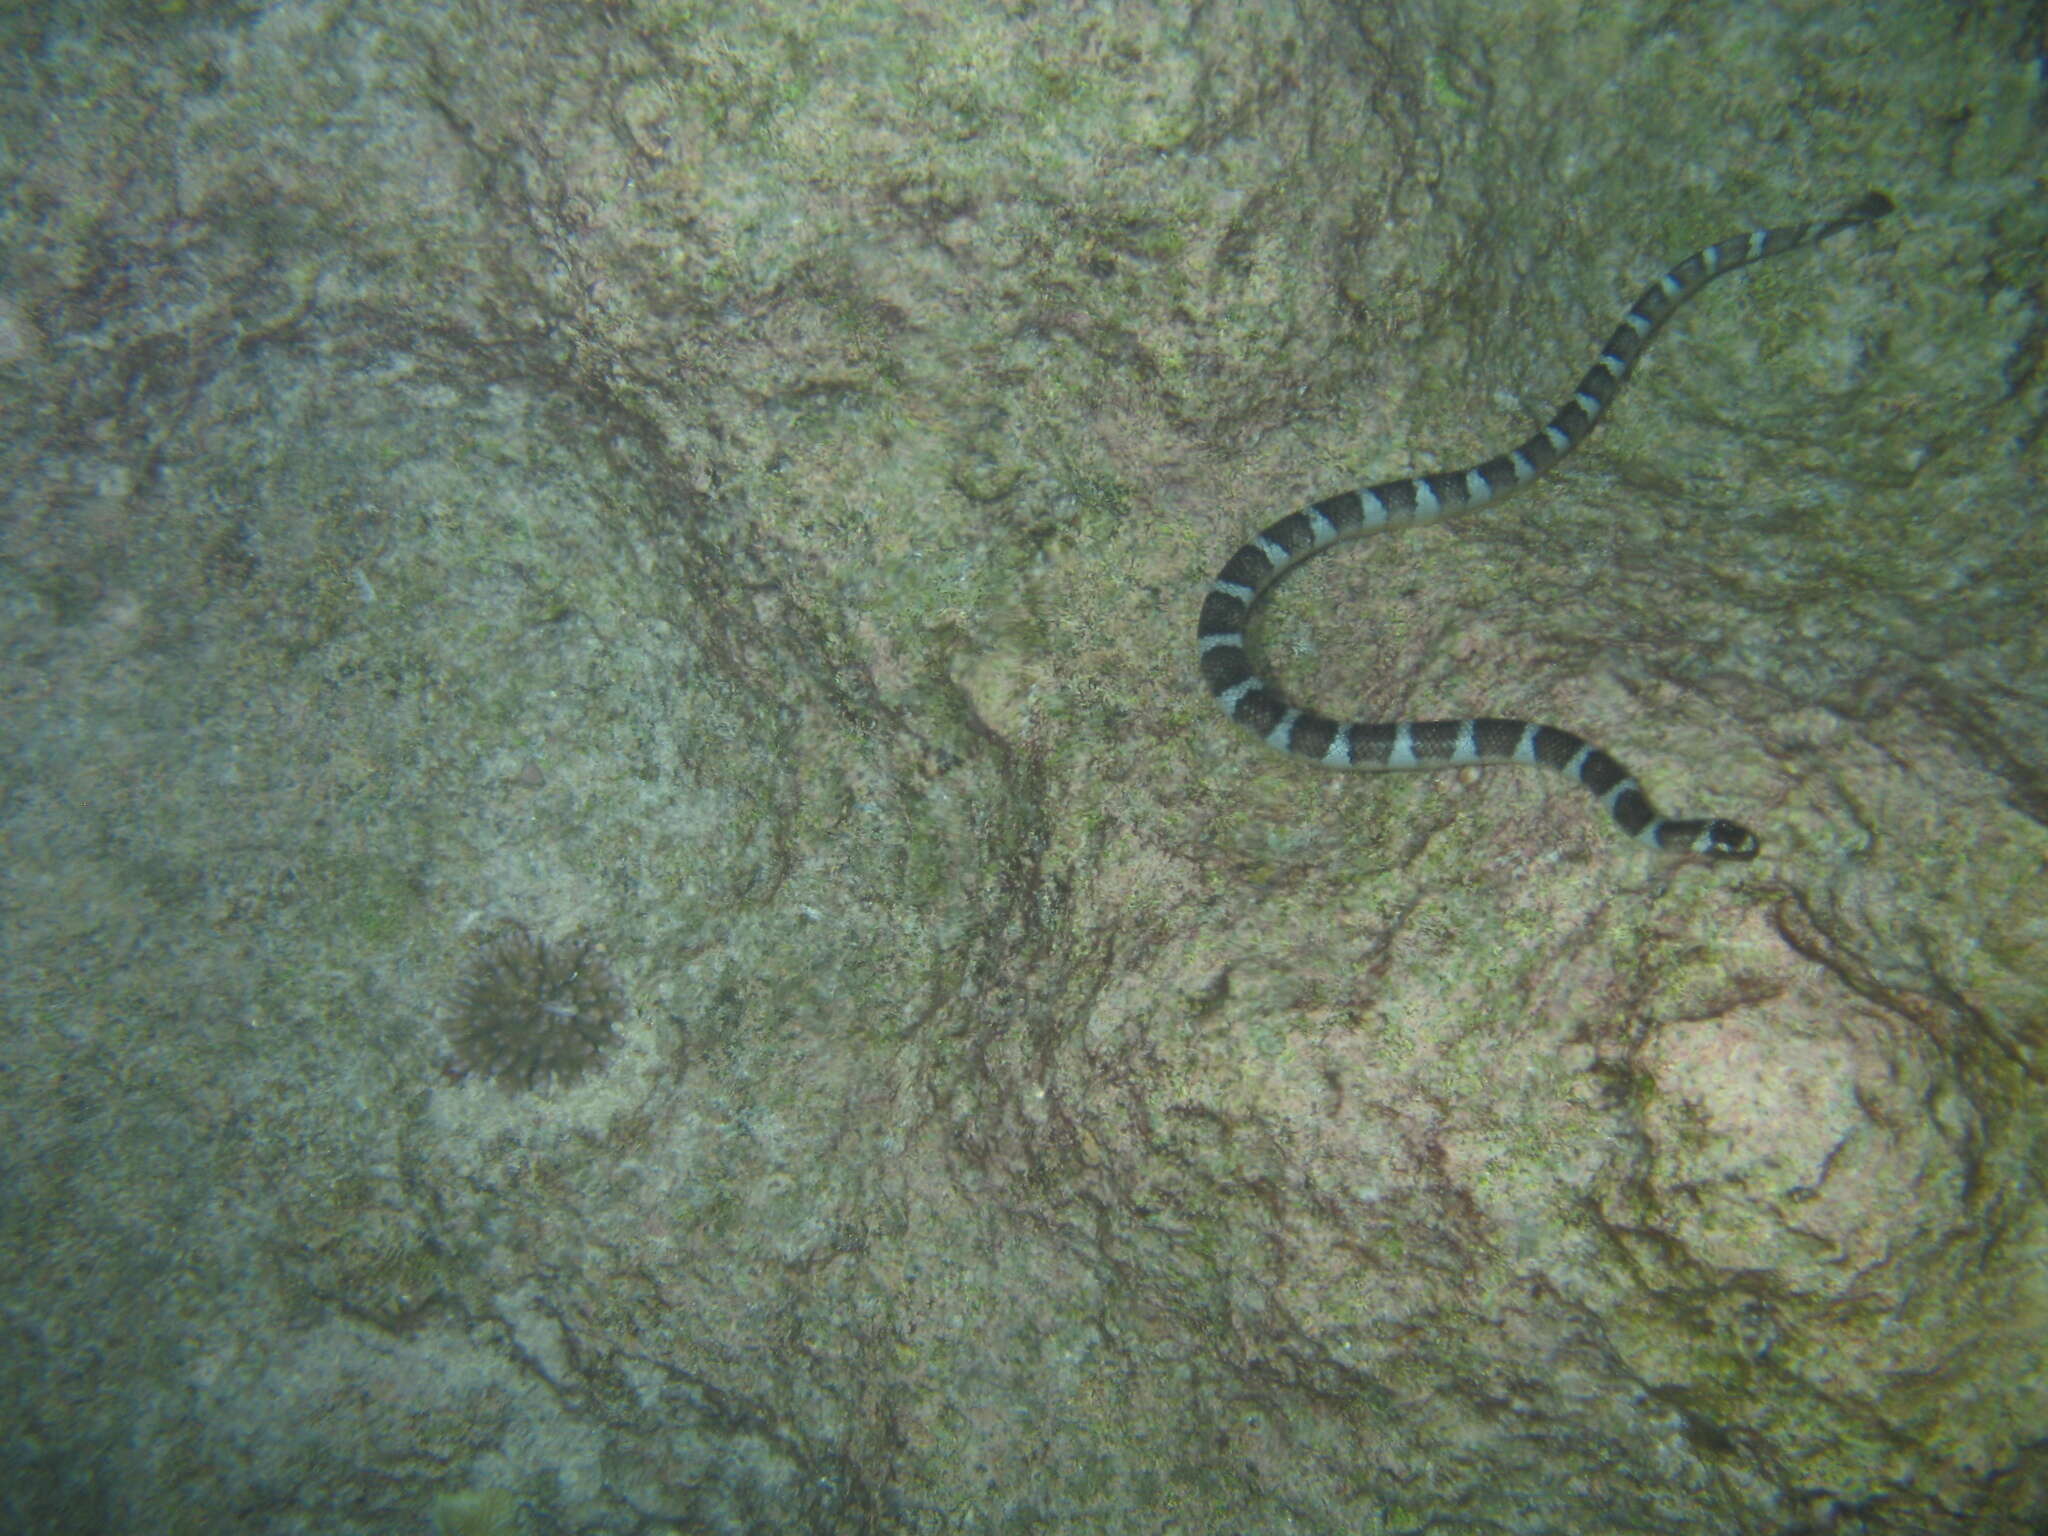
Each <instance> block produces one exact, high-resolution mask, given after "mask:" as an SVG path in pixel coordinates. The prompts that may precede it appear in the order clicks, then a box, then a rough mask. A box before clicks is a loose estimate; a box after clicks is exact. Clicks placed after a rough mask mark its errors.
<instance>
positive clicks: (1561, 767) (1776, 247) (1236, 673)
mask: <svg viewBox="0 0 2048 1536" xmlns="http://www.w3.org/2000/svg"><path fill="white" fill-rule="evenodd" d="M1891 211H1892V203H1891V199H1890V198H1888V197H1886V196H1885V195H1884V194H1883V193H1882V192H1871V193H1869V194H1867V195H1866V196H1865V197H1863V198H1862V199H1861V200H1860V201H1858V202H1856V203H1854V204H1852V205H1851V206H1849V207H1847V208H1845V209H1843V210H1842V211H1841V212H1840V213H1838V214H1836V215H1835V216H1834V217H1833V218H1828V219H1815V220H1812V221H1810V222H1808V223H1804V224H1790V225H1786V226H1785V227H1783V228H1780V229H1760V230H1756V231H1754V232H1752V233H1750V234H1746V235H1737V236H1735V237H1734V238H1733V239H1729V240H1723V241H1721V242H1720V243H1719V244H1718V245H1710V246H1708V247H1707V248H1706V249H1705V250H1703V251H1698V252H1695V253H1694V254H1693V255H1691V256H1688V257H1686V258H1685V260H1683V261H1681V262H1680V263H1679V264H1678V265H1677V266H1675V267H1673V268H1672V269H1671V270H1670V271H1669V272H1666V273H1665V274H1664V275H1663V276H1662V277H1661V278H1659V279H1658V280H1657V281H1656V282H1654V283H1652V284H1651V285H1650V286H1649V287H1648V288H1646V289H1644V290H1643V293H1642V296H1641V297H1640V298H1638V299H1637V300H1636V301H1635V303H1634V304H1633V305H1632V306H1630V308H1629V311H1628V313H1627V314H1625V315H1623V316H1622V319H1621V324H1620V325H1618V326H1616V327H1615V330H1614V334H1613V335H1611V336H1609V337H1608V338H1607V344H1606V345H1605V346H1604V347H1603V348H1601V351H1600V356H1599V359H1598V360H1597V361H1596V362H1595V363H1594V364H1593V366H1592V367H1591V368H1589V369H1587V370H1586V375H1585V377H1584V378H1582V379H1580V380H1579V383H1578V387H1577V388H1576V389H1575V390H1573V391H1572V397H1571V398H1570V399H1569V400H1567V401H1566V402H1565V403H1564V404H1563V406H1561V407H1560V408H1559V409H1558V411H1557V413H1556V414H1555V415H1554V416H1552V417H1551V418H1550V422H1549V424H1548V425H1547V426H1545V427H1544V428H1543V430H1542V431H1540V432H1537V433H1535V434H1534V435H1533V436H1531V437H1530V438H1529V439H1528V440H1527V441H1525V442H1524V443H1522V444H1521V446H1520V447H1517V448H1514V449H1511V450H1510V451H1509V452H1507V453H1503V454H1501V455H1499V456H1498V457H1496V458H1491V459H1488V460H1487V461H1486V462H1485V463H1484V464H1480V465H1476V466H1475V467H1473V468H1471V469H1463V470H1454V471H1451V472H1448V473H1444V474H1435V475H1422V476H1419V477H1417V478H1415V479H1412V480H1387V481H1383V482H1381V483H1380V484H1378V485H1370V486H1366V487H1364V488H1363V489H1361V490H1355V491H1345V492H1342V493H1341V494H1339V495H1336V496H1331V497H1329V498H1327V499H1326V500H1323V501H1319V502H1316V503H1315V504H1314V505H1313V506H1309V507H1304V508H1303V509H1302V510H1301V511H1299V512H1292V513H1289V514H1288V515H1287V516H1286V517H1283V518H1281V519H1280V521H1279V522H1277V523H1274V524H1272V525H1271V526H1270V527H1268V528H1266V529H1265V530H1264V531H1263V532H1261V533H1260V534H1258V535H1257V536H1256V537H1255V538H1253V539H1252V540H1251V541H1250V542H1249V543H1247V544H1243V545H1240V546H1239V548H1238V551H1237V553H1236V554H1234V555H1232V556H1231V557H1230V560H1229V562H1228V563H1227V564H1225V566H1224V567H1223V569H1222V570H1221V571H1219V572H1218V573H1217V576H1216V580H1215V581H1214V582H1213V583H1211V585H1210V588H1209V595H1208V597H1207V599H1206V600H1205V601H1204V602H1203V604H1202V617H1201V620H1200V622H1199V624H1198V625H1197V626H1196V631H1195V633H1196V636H1197V638H1198V640H1199V643H1200V647H1201V666H1202V677H1203V680H1204V681H1205V682H1207V683H1208V685H1209V691H1210V692H1211V693H1213V694H1214V695H1215V696H1216V702H1217V703H1219V704H1221V705H1222V706H1223V712H1224V713H1225V714H1227V715H1229V716H1230V718H1231V719H1233V720H1235V721H1236V722H1237V723H1238V724H1239V725H1242V726H1244V727H1245V728H1246V729H1248V730H1250V731H1252V732H1253V733H1254V734H1256V735H1257V736H1258V737H1259V738H1260V739H1261V740H1263V741H1264V742H1266V744H1267V745H1268V746H1272V747H1276V748H1278V749H1279V750H1281V751H1283V752H1291V753H1293V754H1294V755H1295V756H1297V757H1306V758H1309V759H1311V760H1313V761H1315V762H1318V763H1321V764H1322V765H1323V766H1325V767H1327V768H1367V769H1428V768H1456V767H1462V766H1464V765H1466V764H1480V763H1537V764H1541V765H1542V766H1543V767H1545V768H1554V769H1556V770H1557V771H1558V772H1559V773H1562V774H1565V775H1567V776H1569V777H1570V778H1573V779H1576V780H1577V781H1578V782H1579V783H1580V784H1582V785H1584V786H1585V788H1586V789H1587V791H1588V792H1589V793H1591V794H1592V796H1593V798H1594V799H1596V800H1598V801H1599V802H1600V804H1601V805H1602V806H1604V807H1606V810H1607V814H1608V815H1610V816H1612V817H1613V818H1614V824H1615V825H1616V826H1618V827H1619V828H1621V830H1622V831H1623V832H1624V833H1626V834H1627V835H1628V836H1630V837H1632V838H1634V839H1636V840H1637V841H1638V842H1642V843H1647V844H1649V845H1650V846H1651V847H1652V848H1657V849H1660V850H1662V851H1664V852H1667V853H1679V854H1696V855H1699V856H1700V857H1703V858H1708V859H1753V858H1755V857H1756V852H1757V839H1756V834H1755V833H1753V832H1751V831H1750V830H1749V829H1748V828H1747V827H1745V826H1742V825H1740V824H1739V823H1737V822H1733V821H1726V820H1723V819H1722V818H1720V817H1690V818H1688V817H1671V816H1664V815H1661V814H1660V813H1659V812H1658V810H1657V808H1656V807H1655V806H1653V805H1652V804H1651V803H1650V799H1649V797H1648V796H1647V795H1645V794H1644V793H1643V790H1642V787H1641V786H1640V785H1638V784H1637V783H1636V781H1635V779H1634V778H1633V777H1631V776H1630V774H1629V772H1628V770H1627V769H1625V768H1623V767H1622V766H1621V764H1620V763H1618V762H1616V761H1615V760H1614V759H1613V758H1612V757H1610V756H1608V754H1607V753H1605V752H1603V751H1601V750H1600V749H1599V748H1598V747H1596V746H1593V745H1591V744H1590V743H1588V742H1586V741H1584V740H1582V739H1581V738H1580V737H1578V736H1575V735H1573V734H1572V733H1571V732H1570V731H1564V730H1559V729H1558V728H1557V727H1555V726H1550V725H1532V724H1531V723H1529V722H1528V721H1526V720H1404V721H1363V720H1355V721H1351V722H1349V723H1345V722H1343V721H1338V720H1333V719H1331V718H1330V717H1328V716H1327V715H1321V714H1318V713H1317V712H1316V711H1314V710H1312V709H1304V708H1302V707H1301V706H1299V705H1296V704H1290V703H1289V702H1288V701H1287V699H1286V697H1285V695H1283V694H1282V693H1281V692H1280V690H1279V689H1278V688H1276V687H1274V686H1273V685H1272V684H1271V683H1269V682H1267V681H1266V680H1265V679H1264V678H1262V677H1260V676H1259V675H1258V673H1256V672H1255V671H1253V670H1252V661H1251V655H1250V653H1249V651H1248V650H1247V648H1246V628H1247V626H1248V625H1249V623H1250V621H1251V615H1252V610H1253V608H1255V607H1256V606H1257V605H1258V601H1259V598H1260V597H1261V595H1263V594H1264V592H1265V591H1266V589H1267V588H1268V587H1270V586H1272V584H1273V583H1274V581H1275V580H1277V579H1278V578H1279V576H1280V575H1281V573H1282V572H1284V571H1286V570H1287V569H1289V568H1290V567H1291V566H1294V565H1296V564H1299V563H1300V562H1301V561H1303V560H1306V559H1307V558H1308V557H1309V556H1310V555H1313V554H1315V553H1316V552H1317V551H1319V550H1324V549H1328V548H1329V547H1330V546H1331V545H1332V544H1337V543H1341V542H1343V541H1344V540H1346V539H1353V538H1357V537H1359V536H1360V535H1362V534H1367V533H1377V532H1378V531H1379V530H1380V529H1382V528H1393V527H1405V526H1407V525H1410V524H1414V523H1427V522H1431V521H1434V520H1435V519H1437V518H1439V517H1443V516H1445V515H1447V514H1449V513H1452V512H1457V511H1461V510H1463V509H1464V508H1467V507H1476V506H1478V505H1480V504H1481V503H1483V502H1488V501H1492V500H1494V499H1495V498H1497V497H1500V496H1503V495H1505V494H1506V493H1508V492H1509V491H1512V490H1516V489H1518V488H1520V487H1521V486H1524V485H1527V484H1528V483H1529V482H1530V481H1531V480H1534V479H1535V478H1536V477H1537V476H1539V475H1541V474H1543V473H1545V472H1546V471H1547V470H1549V469H1551V468H1552V467H1553V466H1554V465H1556V464H1557V462H1558V461H1559V460H1560V459H1562V458H1563V457H1564V456H1565V455H1566V454H1568V453H1570V452H1571V451H1572V450H1573V449H1574V448H1576V447H1578V445H1579V444H1580V443H1582V442H1584V441H1585V440H1586V437H1587V435H1588V434H1589V433H1591V432H1592V430H1593V428H1594V426H1595V425H1596V424H1597V423H1598V422H1599V420H1600V417H1601V415H1602V413H1604V412H1605V411H1606V409H1607V406H1608V404H1609V403H1610V402H1611V401H1612V400H1613V399H1614V397H1615V395H1616V393H1618V392H1619V391H1620V389H1621V386H1622V383H1623V381H1624V380H1626V379H1627V378H1628V375H1629V370H1630V369H1631V368H1633V367H1634V366H1635V362H1636V359H1637V358H1638V357H1640V356H1641V355H1642V352H1643V349H1644V348H1645V347H1647V346H1648V345H1649V344H1650V340H1651V338H1652V337H1654V336H1655V335H1656V334H1657V332H1658V331H1659V330H1660V329H1662V327H1663V325H1664V322H1665V321H1667V320H1669V319H1670V318H1671V316H1672V314H1673V312H1674V311H1676V310H1677V308H1678V306H1679V305H1681V304H1683V303H1684V302H1685V301H1686V300H1687V299H1689V298H1691V297H1692V296H1693V295H1694V294H1696V293H1698V292H1699V291H1700V290H1701V289H1702V288H1704V287H1706V285H1707V284H1708V283H1710V282H1712V281H1713V280H1714V279H1715V278H1717V277H1719V276H1720V275H1721V274H1722V273H1724V272H1732V271H1734V270H1735V269H1736V268H1737V267H1746V266H1748V265H1749V264H1750V263H1751V262H1753V261H1762V260H1763V259H1764V258H1765V257H1767V256H1777V255H1781V254H1782V253H1784V252H1786V251H1792V250H1797V249H1798V248H1799V247H1800V246H1802V245H1809V244H1811V243H1813V242H1814V241H1816V240H1823V239H1825V238H1827V237H1828V236H1829V235H1832V234H1834V233H1835V232H1836V231H1838V230H1843V229H1850V228H1854V227H1855V226H1857V225H1862V224H1870V223H1874V222H1875V221H1876V220H1878V219H1881V218H1883V217H1884V216H1885V215H1886V214H1888V213H1890V212H1891Z"/></svg>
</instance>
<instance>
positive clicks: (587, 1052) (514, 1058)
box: [448, 923, 626, 1092]
mask: <svg viewBox="0 0 2048 1536" xmlns="http://www.w3.org/2000/svg"><path fill="white" fill-rule="evenodd" d="M625 1016H626V993H625V989H624V988H622V987H621V986H620V985H619V978H618V976H617V974H616V973H614V972H613V970H612V966H611V961H610V960H608V959H607V958H606V957H605V953H604V950H603V949H602V948H601V947H599V945H598V944H597V942H596V941H595V940H594V939H570V940H567V941H565V942H562V943H559V944H557V943H550V942H549V941H548V940H546V939H543V938H539V937H536V936H535V935H534V934H533V933H531V932H530V931H528V930H527V929H526V928H525V927H523V926H521V925H520V924H518V923H507V924H505V925H504V926H503V927H502V928H500V929H499V930H498V931H497V932H496V933H494V934H493V935H492V936H491V937H490V938H489V939H488V940H487V941H486V942H485V943H484V945H483V947H482V948H481V949H480V950H478V951H477V956H476V961H475V963H474V964H473V965H472V966H471V967H470V972H469V977H468V979H467V980H466V981H465V982H464V983H463V986H462V993H461V996H460V997H459V998H458V999H457V1001H456V1005H455V1010H454V1012H453V1013H452V1014H451V1015H450V1017H449V1020H448V1040H449V1043H450V1044H451V1045H452V1046H453V1047H454V1049H455V1060H454V1069H455V1071H456V1072H457V1074H458V1075H461V1076H468V1075H469V1074H471V1073H480V1074H482V1075H483V1076H485V1077H492V1078H496V1079H497V1081H498V1086H499V1087H501V1088H503V1089H505V1090H506V1091H508V1092H510V1091H512V1090H514V1089H519V1088H540V1087H544V1086H546V1085H548V1084H550V1083H570V1082H574V1081H575V1080H576V1079H577V1078H579V1077H581V1076H582V1075H583V1074H584V1073H585V1072H587V1071H589V1070H590V1069H591V1068H592V1067H594V1066H596V1065H597V1064H598V1063H599V1062H600V1061H602V1060H603V1059H604V1053H605V1051H606V1050H607V1049H609V1048H610V1047H611V1046H613V1045H616V1044H617V1043H618V1039H619V1034H618V1027H617V1026H618V1023H619V1021H620V1020H621V1019H623V1018H624V1017H625Z"/></svg>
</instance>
